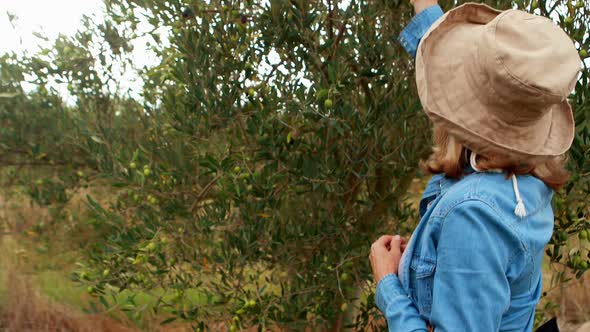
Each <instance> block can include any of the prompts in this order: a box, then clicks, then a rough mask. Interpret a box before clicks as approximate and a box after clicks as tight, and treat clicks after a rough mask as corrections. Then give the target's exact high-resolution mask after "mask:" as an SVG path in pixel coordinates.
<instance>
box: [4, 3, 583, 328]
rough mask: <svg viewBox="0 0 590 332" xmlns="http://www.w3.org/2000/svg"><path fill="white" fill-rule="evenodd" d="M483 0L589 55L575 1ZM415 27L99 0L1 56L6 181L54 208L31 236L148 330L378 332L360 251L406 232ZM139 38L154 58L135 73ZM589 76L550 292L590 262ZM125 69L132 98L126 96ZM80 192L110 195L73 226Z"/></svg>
mask: <svg viewBox="0 0 590 332" xmlns="http://www.w3.org/2000/svg"><path fill="white" fill-rule="evenodd" d="M459 3H461V2H457V1H447V0H443V1H441V5H442V6H443V7H444V9H445V10H448V9H450V8H452V7H453V6H456V5H457V4H459ZM485 3H487V4H489V5H491V6H494V7H496V8H500V9H508V8H520V9H523V10H527V11H533V12H535V13H536V14H539V15H544V16H547V17H551V18H552V19H554V20H555V22H556V24H559V25H560V26H561V27H562V28H563V29H564V30H565V31H566V32H567V33H568V34H569V35H570V36H571V37H572V39H573V40H574V42H575V44H576V47H577V48H578V49H579V51H580V56H581V57H582V58H583V59H585V58H587V57H588V49H589V48H590V38H589V35H588V28H589V21H590V4H588V3H587V2H584V1H581V0H580V1H578V2H574V1H566V0H539V1H537V0H535V1H529V0H516V1H511V0H490V1H485ZM412 15H413V13H412V9H411V6H410V5H409V4H408V3H407V2H405V1H402V0H349V1H344V0H316V1H311V0H268V1H255V0H249V1H238V0H208V1H205V0H105V15H104V19H103V20H101V21H97V20H93V19H91V18H90V17H87V18H85V19H84V20H83V21H82V22H81V27H80V30H79V31H78V32H77V33H76V34H75V35H74V36H71V37H68V36H60V37H59V38H57V39H56V40H54V41H52V46H51V47H49V48H45V49H41V50H39V52H36V53H34V54H12V53H10V54H4V55H0V124H1V126H0V172H1V173H0V174H1V177H0V179H1V180H2V184H1V185H2V187H4V188H5V189H6V190H9V189H10V188H14V187H15V186H16V187H19V188H23V190H24V192H26V194H27V195H28V197H29V198H30V200H31V201H32V202H33V204H37V205H40V206H46V207H48V208H49V209H50V211H51V222H50V223H45V224H36V225H34V226H33V229H32V230H34V231H35V232H36V233H37V234H39V236H40V239H39V241H48V242H51V240H52V236H53V235H54V234H56V233H57V232H60V233H62V234H63V233H65V234H68V236H69V237H70V238H71V239H72V240H71V243H70V244H69V245H71V246H72V249H75V250H80V251H81V252H83V255H84V256H83V257H84V260H83V262H81V265H80V268H79V269H77V270H75V271H71V273H72V279H73V280H74V281H75V282H77V283H80V284H84V285H85V287H87V290H88V292H89V293H91V294H92V295H93V296H94V297H95V298H96V300H97V305H98V304H99V305H101V306H103V307H104V308H115V310H125V311H127V312H129V314H130V315H132V316H133V315H135V316H138V315H141V314H143V312H144V311H145V310H146V308H145V307H142V306H140V305H137V303H136V302H135V301H134V297H133V295H132V294H133V293H134V292H140V291H141V292H153V293H154V294H158V296H159V298H158V303H157V305H156V306H155V307H154V308H150V310H156V311H158V312H162V313H163V315H164V316H166V317H167V318H168V319H166V321H164V322H162V323H168V322H172V321H173V320H176V321H186V322H189V323H191V324H192V325H193V326H194V328H195V330H205V329H207V328H211V326H213V325H212V324H215V323H223V324H225V325H226V326H227V327H229V328H230V329H231V330H236V329H239V328H246V327H252V326H256V327H258V328H259V330H263V329H265V328H273V327H278V328H281V329H286V330H303V329H304V328H305V327H312V328H313V329H332V330H341V329H343V328H344V327H345V326H349V327H352V328H354V329H357V330H364V329H367V328H369V327H373V328H375V329H383V328H384V322H383V321H382V320H375V319H374V318H376V317H379V316H380V312H379V311H378V310H377V309H376V307H375V306H374V299H373V296H374V294H373V288H374V286H375V285H374V284H373V283H372V281H371V280H372V277H371V275H370V267H369V265H368V264H369V261H368V258H367V257H368V254H369V249H370V244H371V243H372V241H374V240H375V239H376V237H377V236H378V235H380V234H382V233H393V232H395V233H402V234H406V235H407V234H410V232H411V230H412V227H413V226H414V225H415V223H416V222H417V211H416V210H415V207H414V205H413V204H412V202H411V201H409V200H408V199H407V198H408V195H407V193H408V190H409V188H410V185H411V184H412V181H413V179H414V178H417V177H420V176H423V174H421V173H420V171H419V170H418V167H417V164H418V161H419V160H420V159H421V158H425V157H427V156H428V154H429V153H430V152H431V148H430V134H431V132H430V125H429V122H428V120H427V118H426V116H425V114H424V112H423V111H422V110H421V105H420V101H419V100H418V97H417V93H416V88H415V81H414V72H413V69H414V67H413V66H414V63H413V58H411V57H410V56H409V55H407V54H406V53H405V51H404V50H403V48H402V47H401V46H400V45H399V44H398V43H397V41H396V38H397V36H398V35H399V33H400V31H401V30H402V29H403V28H404V27H405V25H406V24H407V23H408V21H409V20H410V19H411V17H412ZM40 37H41V38H42V36H40ZM138 40H141V41H145V44H138V43H137V41H138ZM138 45H139V46H142V47H143V46H145V51H146V52H151V54H154V55H155V56H156V57H157V59H158V64H157V65H155V66H152V67H143V68H138V67H137V66H136V65H135V61H134V58H133V56H132V52H133V51H134V48H137V47H138ZM135 51H136V50H135ZM587 64H588V62H586V65H585V67H584V69H583V71H582V75H581V77H580V80H579V82H578V83H577V85H576V89H575V93H573V94H572V95H571V96H570V99H571V104H572V105H573V108H574V112H575V119H576V125H577V128H576V138H575V141H574V144H573V147H572V149H571V151H570V155H569V163H568V169H569V170H570V171H571V173H572V179H571V181H570V183H569V185H567V187H566V188H565V189H564V190H562V191H560V192H559V193H556V195H555V198H554V207H555V225H556V227H555V232H554V236H553V238H552V240H551V242H550V244H549V246H548V248H547V255H548V256H549V257H550V258H551V261H552V264H554V265H555V266H557V268H558V269H559V271H561V272H560V273H558V274H557V277H556V279H555V280H553V281H552V282H553V283H555V284H560V283H564V282H567V280H568V273H566V272H573V274H574V275H576V276H578V277H580V276H581V275H582V274H583V273H584V272H585V271H587V269H588V264H589V263H590V262H589V261H590V252H588V245H587V242H583V241H579V242H576V241H577V240H575V239H577V238H580V239H581V240H584V239H587V238H588V229H589V228H590V207H589V205H588V195H589V194H590V176H589V175H590V162H589V160H590V119H589V118H590V102H589V100H590V99H589V98H590V87H589V86H588V80H589V74H590V71H589V70H588V67H587ZM130 70H136V71H137V75H138V76H139V77H140V78H141V84H143V86H138V87H136V91H139V93H138V94H137V95H136V94H134V93H132V92H130V91H127V90H126V89H125V88H122V87H121V86H122V85H124V84H121V83H122V82H121V80H122V78H121V77H124V75H120V73H122V72H125V71H130ZM59 87H61V88H63V89H64V90H67V93H68V96H69V97H66V96H64V95H63V93H61V92H60V89H59ZM87 186H90V187H98V186H100V187H101V188H108V191H107V192H108V195H105V196H106V197H105V196H103V197H96V196H95V195H88V196H87V197H86V198H85V202H86V206H87V211H86V212H85V213H80V214H73V213H72V211H70V210H68V209H66V208H65V206H66V205H67V203H68V201H69V200H70V199H71V198H72V197H73V196H74V195H75V194H76V193H77V192H79V191H80V190H81V189H84V188H85V187H87ZM23 204H24V203H23ZM22 231H23V232H24V231H25V230H22ZM88 232H90V233H91V234H92V236H90V237H84V240H76V239H77V238H78V237H77V235H78V234H80V233H88ZM574 242H575V243H578V244H576V245H574V246H573V249H571V248H572V243H574ZM566 244H569V245H568V246H566ZM566 248H567V249H566ZM123 291H125V292H127V294H131V295H129V296H128V297H126V298H125V299H123V300H122V299H121V297H117V296H115V295H117V294H120V293H121V292H123ZM191 294H192V295H191ZM194 294H198V299H199V300H198V301H195V300H194V298H195V296H194ZM541 314H542V312H540V316H539V320H538V321H539V322H541V321H542V320H543V317H542V315H541Z"/></svg>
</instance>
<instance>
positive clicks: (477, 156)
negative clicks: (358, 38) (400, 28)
mask: <svg viewBox="0 0 590 332" xmlns="http://www.w3.org/2000/svg"><path fill="white" fill-rule="evenodd" d="M414 6H415V9H416V12H417V15H416V16H415V17H414V18H413V20H412V21H411V22H410V24H409V26H408V28H406V30H404V32H403V33H402V34H401V36H400V41H401V43H402V45H403V46H404V47H405V48H406V50H408V52H409V53H410V54H412V55H413V54H414V53H416V82H417V86H418V94H419V97H420V100H421V102H422V106H423V108H424V110H425V112H426V113H427V115H428V117H429V118H430V119H431V120H432V121H433V124H434V136H433V138H434V147H433V153H432V155H431V156H430V158H429V159H428V160H427V161H426V162H423V163H421V167H422V168H423V169H424V170H425V171H427V172H429V173H431V174H434V175H433V176H432V178H431V179H430V181H429V183H428V185H427V186H426V189H425V191H424V194H423V196H422V199H421V201H420V216H421V220H420V223H419V224H418V227H417V228H416V230H415V231H414V233H413V235H412V238H411V240H410V241H409V243H408V244H407V248H406V244H405V241H404V240H403V239H402V238H400V237H399V236H398V235H396V236H391V235H384V236H382V237H380V238H379V239H378V240H377V241H376V242H375V243H373V245H372V247H371V255H370V260H371V266H372V268H373V275H374V278H375V281H376V283H377V289H376V297H375V300H376V304H377V306H378V307H379V309H380V310H381V311H382V312H383V313H384V315H385V317H386V319H387V322H388V325H389V330H390V331H400V332H406V331H427V330H428V329H429V328H434V330H435V331H437V332H438V331H441V332H442V331H452V332H457V331H531V330H532V328H533V323H534V316H535V306H536V304H537V302H538V301H539V298H540V295H541V290H542V287H541V261H542V257H543V253H544V247H545V245H546V244H547V243H548V241H549V239H550V238H551V234H552V231H553V211H552V208H551V199H552V196H553V192H554V190H558V189H559V188H561V187H562V186H563V185H564V184H565V183H566V181H567V179H568V173H567V172H566V171H565V169H564V163H565V159H566V158H565V154H566V152H567V150H568V149H569V148H570V146H571V143H572V141H573V136H574V120H573V115H572V111H571V107H570V105H569V104H568V101H567V97H568V95H569V94H570V92H571V91H572V90H573V88H574V86H575V83H576V81H577V78H578V74H579V71H580V69H581V59H580V58H579V56H578V53H577V51H576V49H575V47H574V45H573V42H572V41H571V40H570V39H569V37H568V36H567V35H566V34H565V33H564V32H563V31H562V30H561V29H560V28H559V27H558V26H556V25H555V24H554V23H553V22H552V21H550V20H549V19H546V18H544V17H540V16H536V15H532V14H528V13H525V12H522V11H519V10H508V11H498V10H495V9H493V8H491V7H488V6H487V5H483V4H476V3H466V4H463V5H461V6H459V7H457V8H454V9H452V10H450V11H449V12H447V13H446V14H444V15H443V13H442V10H441V9H440V7H439V6H438V5H437V4H436V1H434V0H415V3H414ZM402 252H403V255H402ZM402 256H403V257H402ZM400 261H401V262H400Z"/></svg>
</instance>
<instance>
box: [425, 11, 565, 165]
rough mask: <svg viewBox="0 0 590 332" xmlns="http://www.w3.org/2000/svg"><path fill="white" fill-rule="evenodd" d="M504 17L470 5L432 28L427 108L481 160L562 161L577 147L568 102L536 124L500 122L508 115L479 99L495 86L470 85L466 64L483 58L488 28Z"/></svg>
mask: <svg viewBox="0 0 590 332" xmlns="http://www.w3.org/2000/svg"><path fill="white" fill-rule="evenodd" d="M501 13H502V12H500V11H498V10H495V9H493V8H491V7H489V6H487V5H484V4H476V3H467V4H464V5H461V6H459V7H457V8H455V9H453V10H451V11H449V12H447V13H446V14H445V15H443V16H442V17H441V18H439V19H438V20H437V21H436V22H435V23H434V24H433V26H431V28H430V29H429V30H428V31H427V33H426V34H425V35H424V37H423V38H422V40H421V42H420V45H419V47H418V52H417V57H416V81H417V84H418V94H419V96H420V100H421V102H422V106H423V108H424V110H425V112H426V114H427V115H428V117H429V118H430V119H431V120H432V121H433V122H434V123H437V124H440V125H442V126H443V127H444V128H445V129H446V130H447V131H448V132H449V133H450V134H451V135H453V136H454V137H456V138H457V139H459V140H460V141H461V142H462V143H463V144H465V145H466V146H467V147H469V148H470V149H472V150H474V151H476V152H477V153H479V154H483V155H485V154H491V153H500V154H503V155H508V156H511V157H514V158H515V159H522V158H529V159H535V158H542V157H549V156H558V155H562V154H563V153H565V152H566V151H567V150H568V149H569V147H570V146H571V143H572V142H573V138H574V130H575V128H574V127H575V126H574V119H573V114H572V110H571V106H570V105H569V103H568V102H567V99H566V100H564V101H562V102H560V103H558V104H554V105H552V106H551V109H550V110H548V111H547V112H546V113H545V116H543V117H542V118H540V119H539V120H538V121H536V122H535V123H533V124H531V123H527V124H526V125H523V124H518V123H507V122H506V121H505V120H503V119H502V118H501V117H498V116H497V115H498V114H501V113H502V112H504V113H505V112H506V110H504V109H502V110H498V109H495V107H497V106H494V105H493V103H489V102H487V101H486V100H482V98H481V93H477V92H478V91H477V90H476V89H488V90H483V91H493V90H491V89H493V86H492V85H491V84H489V83H490V82H486V81H485V80H484V81H483V84H481V85H478V86H473V83H470V82H473V81H472V80H470V79H469V77H468V71H467V70H466V64H467V63H468V61H472V60H473V56H474V55H477V50H476V49H474V48H475V47H476V46H477V44H478V43H477V40H478V38H482V36H483V33H484V29H485V27H486V26H485V24H486V23H488V22H490V21H491V20H493V19H494V18H495V17H496V16H498V15H501ZM470 57H471V58H470ZM486 83H488V84H486ZM514 112H518V110H517V109H515V110H514Z"/></svg>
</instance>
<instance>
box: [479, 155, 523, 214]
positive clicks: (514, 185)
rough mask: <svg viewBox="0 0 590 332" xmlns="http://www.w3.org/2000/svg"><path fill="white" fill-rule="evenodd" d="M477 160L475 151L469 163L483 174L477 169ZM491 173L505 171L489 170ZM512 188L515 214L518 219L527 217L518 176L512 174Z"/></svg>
mask: <svg viewBox="0 0 590 332" xmlns="http://www.w3.org/2000/svg"><path fill="white" fill-rule="evenodd" d="M475 158H477V154H476V153H475V152H473V151H471V156H470V157H469V163H470V164H471V168H473V170H474V171H476V172H482V170H480V169H479V168H477V166H476V162H475ZM488 171H489V172H495V173H502V172H503V171H502V170H501V169H497V168H495V169H489V170H488ZM512 188H513V189H514V195H515V196H516V207H515V208H514V214H515V215H516V216H518V217H521V218H523V217H526V209H525V207H524V202H523V201H522V198H521V197H520V191H519V190H518V182H517V180H516V175H514V174H512Z"/></svg>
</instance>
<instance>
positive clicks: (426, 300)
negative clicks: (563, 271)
mask: <svg viewBox="0 0 590 332" xmlns="http://www.w3.org/2000/svg"><path fill="white" fill-rule="evenodd" d="M518 186H519V187H520V192H521V196H522V199H523V202H524V204H525V206H526V208H527V211H528V213H527V215H526V216H525V217H524V218H521V217H517V216H515V215H514V204H515V200H514V191H513V187H512V182H511V181H510V179H508V180H507V179H505V175H504V174H498V173H470V174H468V175H466V176H465V177H463V178H462V179H460V180H454V179H449V178H447V177H445V176H442V175H435V176H433V178H432V180H431V181H430V182H429V184H428V186H427V188H426V190H425V194H424V197H423V198H422V201H421V207H423V209H422V211H421V212H422V213H423V218H422V220H421V222H420V225H419V226H418V228H417V229H416V231H415V233H414V235H413V239H412V243H410V245H409V246H408V248H407V249H406V250H407V251H408V252H407V253H405V255H404V256H405V257H406V259H407V260H408V261H407V262H405V263H404V264H402V266H404V267H405V268H404V269H403V271H400V279H401V282H402V284H403V285H404V287H405V288H406V289H407V290H408V294H409V295H410V297H411V298H412V300H413V301H414V302H415V303H416V305H417V307H418V309H419V312H420V315H421V316H422V318H423V319H425V320H427V321H430V322H431V323H432V325H434V326H440V327H444V328H445V329H446V330H451V331H476V330H481V331H484V330H485V331H488V330H490V331H491V330H492V329H490V328H493V330H500V331H530V330H531V329H532V326H533V320H534V309H535V305H536V303H537V302H538V300H539V297H540V295H541V261H542V257H543V252H544V246H545V244H547V242H548V241H549V239H550V238H551V234H552V230H553V212H552V208H551V198H552V196H553V191H552V190H551V188H549V187H547V186H546V185H545V184H544V183H543V182H542V181H541V180H539V179H537V178H535V177H533V176H530V175H526V176H518ZM427 202H431V204H430V206H429V207H428V208H427V209H425V208H424V207H425V206H426V205H428V203H427ZM449 297H451V298H449ZM466 310H468V311H471V314H470V315H464V314H462V313H463V312H465V311H466ZM492 312H494V313H495V314H493V313H492ZM474 313H475V314H474ZM477 313H479V314H477ZM467 316H469V317H467ZM470 317H471V318H470ZM494 320H497V321H494ZM440 330H442V329H440V328H439V331H440Z"/></svg>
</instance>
